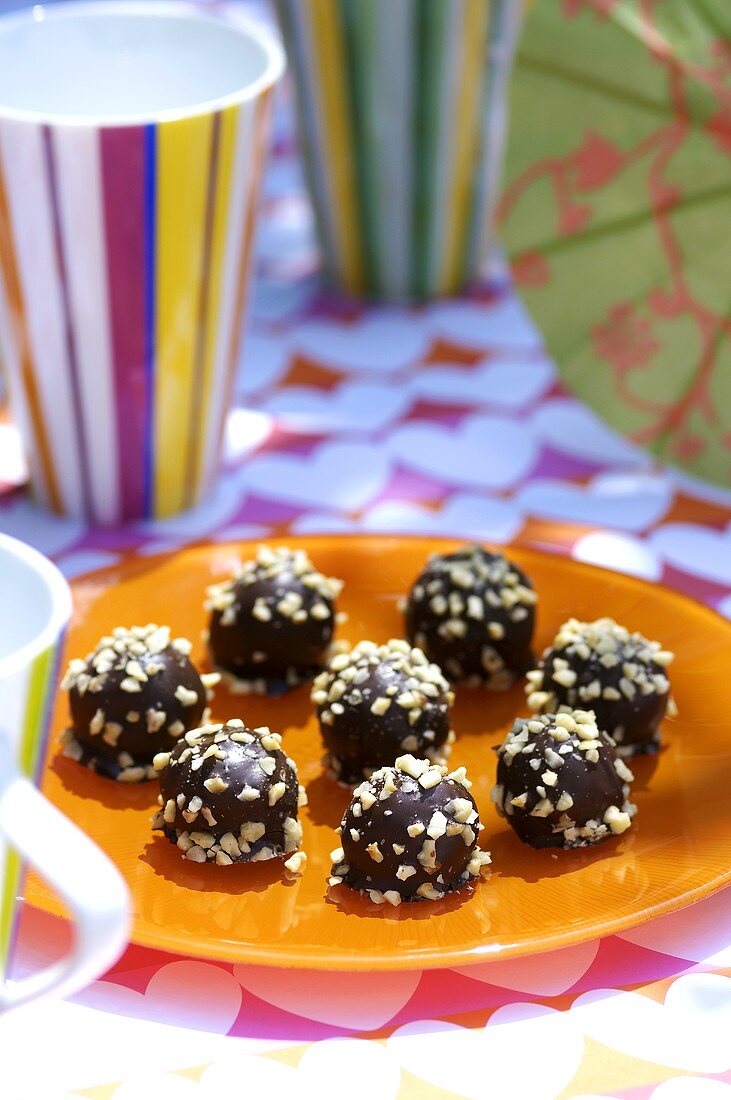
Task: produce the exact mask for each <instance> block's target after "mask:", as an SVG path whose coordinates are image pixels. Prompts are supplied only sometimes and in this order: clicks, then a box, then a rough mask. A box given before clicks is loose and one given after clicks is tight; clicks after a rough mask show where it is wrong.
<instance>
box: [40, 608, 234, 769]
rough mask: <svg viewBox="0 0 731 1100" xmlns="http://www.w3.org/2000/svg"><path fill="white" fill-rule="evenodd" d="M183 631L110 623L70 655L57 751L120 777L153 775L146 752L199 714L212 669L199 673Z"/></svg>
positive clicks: (214, 678) (165, 744)
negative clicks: (79, 656)
mask: <svg viewBox="0 0 731 1100" xmlns="http://www.w3.org/2000/svg"><path fill="white" fill-rule="evenodd" d="M190 650H191V644H190V642H189V641H187V639H185V638H175V639H174V640H173V641H171V640H170V629H169V627H167V626H157V625H156V624H154V623H150V624H148V625H147V626H133V627H132V628H131V630H127V629H125V627H121V626H120V627H117V628H116V629H115V630H113V631H112V633H111V634H110V635H108V636H106V637H104V638H101V639H100V641H99V642H98V644H97V646H96V649H95V650H94V652H93V653H89V654H88V655H87V656H86V657H85V658H84V659H83V660H74V661H71V663H70V665H69V668H68V671H67V673H66V676H65V678H64V680H63V682H62V684H61V687H62V688H63V689H64V690H67V691H68V693H69V707H70V710H71V727H70V729H69V730H67V731H66V735H65V743H64V749H63V752H64V755H65V756H69V757H71V758H72V759H74V760H78V761H80V762H81V763H83V764H86V765H87V767H89V768H91V769H92V770H93V771H96V772H99V774H100V775H104V776H107V777H108V778H110V779H118V780H120V781H122V782H126V783H136V782H140V781H142V780H144V779H153V778H154V776H155V771H154V768H153V767H152V760H153V757H154V756H155V755H156V753H158V752H161V751H162V750H163V749H166V748H169V747H170V745H172V744H174V743H175V741H177V739H178V738H179V737H180V736H182V734H184V733H185V732H186V730H190V729H194V728H195V727H196V726H199V725H200V723H201V720H203V719H204V716H205V712H206V709H207V708H206V703H207V699H208V693H209V689H210V688H211V687H212V686H213V685H214V684H215V683H217V682H218V679H219V677H218V675H217V674H215V673H214V674H211V675H208V676H200V675H199V674H198V672H197V670H196V668H195V666H194V665H193V664H192V662H191V661H190V658H189V653H190Z"/></svg>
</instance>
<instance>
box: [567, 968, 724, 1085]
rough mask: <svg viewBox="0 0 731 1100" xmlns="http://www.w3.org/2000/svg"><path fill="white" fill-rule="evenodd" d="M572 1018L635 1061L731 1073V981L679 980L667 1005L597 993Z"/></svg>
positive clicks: (577, 1005)
mask: <svg viewBox="0 0 731 1100" xmlns="http://www.w3.org/2000/svg"><path fill="white" fill-rule="evenodd" d="M571 1017H572V1019H573V1020H574V1022H575V1024H576V1025H577V1026H578V1027H580V1028H581V1029H582V1030H583V1031H584V1032H585V1034H586V1035H588V1036H590V1037H591V1038H592V1039H594V1040H596V1042H599V1043H603V1044H604V1046H608V1047H611V1048H613V1049H614V1050H618V1051H620V1052H621V1053H622V1054H627V1055H629V1056H630V1057H633V1058H641V1059H643V1060H644V1061H646V1062H657V1063H658V1065H661V1066H668V1067H670V1068H671V1069H681V1070H686V1071H688V1072H689V1073H726V1072H728V1070H730V1069H731V1042H729V1034H731V978H726V977H724V976H723V975H721V974H690V975H687V976H683V977H680V978H677V979H676V981H675V982H674V983H673V984H672V985H671V986H670V988H669V989H668V991H667V993H666V994H665V1000H664V1002H663V1003H662V1004H660V1003H658V1002H657V1001H655V1000H652V999H651V998H650V997H645V996H643V995H642V994H641V993H633V992H617V991H616V990H613V989H595V990H592V991H591V992H589V993H584V994H583V995H582V996H580V997H578V998H577V999H576V1000H575V1001H574V1003H573V1007H572V1012H571Z"/></svg>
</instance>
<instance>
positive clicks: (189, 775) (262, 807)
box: [155, 721, 301, 865]
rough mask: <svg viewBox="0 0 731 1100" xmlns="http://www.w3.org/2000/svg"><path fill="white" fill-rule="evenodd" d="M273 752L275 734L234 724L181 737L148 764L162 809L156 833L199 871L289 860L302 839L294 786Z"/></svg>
mask: <svg viewBox="0 0 731 1100" xmlns="http://www.w3.org/2000/svg"><path fill="white" fill-rule="evenodd" d="M280 745H281V738H280V737H279V735H278V734H274V733H271V732H270V731H269V730H267V729H265V728H264V729H261V730H250V729H247V728H246V727H245V726H244V724H243V722H241V723H239V722H238V721H231V722H227V723H226V724H225V725H224V726H221V725H209V726H204V727H203V728H202V729H201V730H197V731H193V732H192V733H190V734H188V736H187V737H186V738H184V739H182V740H180V741H179V742H178V743H177V745H176V746H175V747H174V748H173V749H172V751H171V752H170V753H165V754H162V755H161V756H160V757H158V758H157V759H156V760H155V767H156V769H157V770H158V776H159V781H160V799H159V802H160V806H161V810H160V814H159V815H158V818H157V820H156V822H155V827H156V828H160V829H162V831H163V832H164V833H165V835H166V836H167V838H168V839H169V840H170V841H172V843H173V844H177V845H178V847H179V848H180V849H181V852H182V853H183V855H184V857H185V858H187V859H190V860H194V861H195V862H199V863H202V862H205V861H206V860H215V861H216V862H217V863H218V864H223V865H226V864H228V863H242V862H255V861H257V860H264V859H272V858H274V857H275V856H280V855H284V854H285V853H289V852H293V851H294V850H295V849H296V847H297V845H298V844H299V840H300V837H301V828H300V826H299V824H298V822H297V807H298V801H299V784H298V781H297V770H296V768H295V766H294V763H293V761H291V760H289V759H288V757H287V756H286V755H285V753H284V752H282V750H281V748H280ZM206 754H208V755H206ZM201 760H202V761H203V762H202V763H199V761H201ZM242 796H243V797H242Z"/></svg>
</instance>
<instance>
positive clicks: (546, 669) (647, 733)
mask: <svg viewBox="0 0 731 1100" xmlns="http://www.w3.org/2000/svg"><path fill="white" fill-rule="evenodd" d="M672 659H673V654H672V653H669V652H668V651H667V650H664V649H662V648H661V646H660V643H659V642H650V641H648V640H647V638H644V637H643V636H642V635H641V634H637V633H635V634H630V632H629V630H627V628H626V627H624V626H619V625H618V624H617V623H616V622H615V621H614V620H613V619H608V618H604V619H597V620H596V622H593V623H584V622H579V620H578V619H569V621H568V622H566V623H564V624H563V626H562V627H561V628H560V629H559V632H558V634H557V635H556V637H555V638H554V641H553V644H552V645H551V646H550V647H549V648H548V649H547V650H545V652H544V654H543V657H542V658H541V660H540V662H539V665H538V668H537V669H535V671H532V672H529V673H528V686H527V688H526V691H527V692H528V705H529V707H530V708H531V710H533V711H536V712H553V711H561V710H571V709H573V708H574V707H585V708H589V707H591V709H592V710H593V711H594V714H595V716H596V722H597V725H598V726H599V729H601V730H604V732H605V733H608V734H609V735H610V736H611V737H612V738H613V740H614V741H615V742H616V744H617V752H618V753H619V755H620V756H624V757H630V756H634V755H636V754H637V753H648V752H657V749H658V746H659V743H660V735H659V729H658V727H659V725H660V723H661V721H662V720H663V718H664V717H665V714H666V713H674V709H675V705H674V703H673V701H672V698H671V696H670V682H669V680H668V678H667V675H666V669H667V666H668V665H669V664H670V662H671V661H672Z"/></svg>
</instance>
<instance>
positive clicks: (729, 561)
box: [650, 523, 731, 585]
mask: <svg viewBox="0 0 731 1100" xmlns="http://www.w3.org/2000/svg"><path fill="white" fill-rule="evenodd" d="M650 542H651V544H652V546H653V548H654V549H655V550H656V551H657V553H658V554H660V555H661V556H662V557H663V558H664V559H665V561H667V562H668V564H670V565H673V566H674V567H675V568H676V569H681V570H682V571H683V572H684V573H690V574H693V575H695V576H698V577H703V578H704V579H705V580H709V581H713V582H714V583H716V584H723V585H731V524H729V526H728V527H727V528H726V530H725V531H713V530H711V529H710V528H707V527H699V526H697V525H696V524H694V523H666V524H663V526H662V527H658V529H657V530H656V531H655V532H654V534H653V535H651V536H650Z"/></svg>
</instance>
